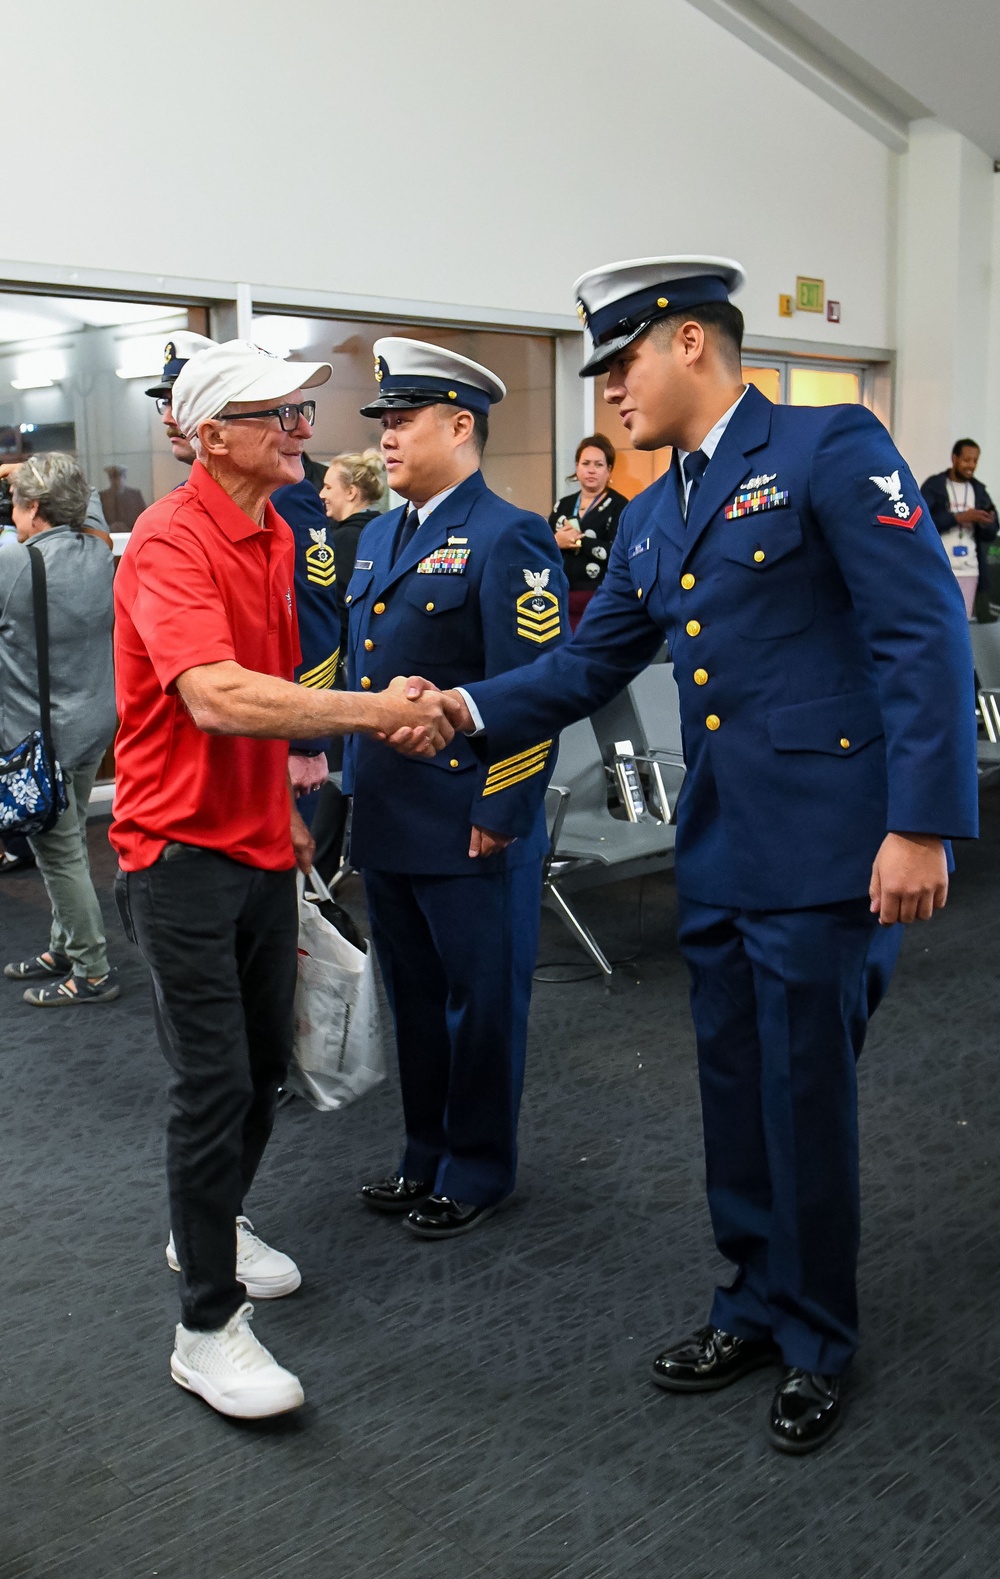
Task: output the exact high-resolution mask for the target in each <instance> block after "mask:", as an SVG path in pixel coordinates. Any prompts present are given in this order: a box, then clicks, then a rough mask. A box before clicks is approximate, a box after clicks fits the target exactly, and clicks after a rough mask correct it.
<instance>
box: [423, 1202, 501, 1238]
mask: <svg viewBox="0 0 1000 1579" xmlns="http://www.w3.org/2000/svg"><path fill="white" fill-rule="evenodd" d="M499 1204H500V1203H499V1202H497V1206H499ZM497 1206H484V1207H483V1209H482V1211H481V1212H480V1213H479V1216H478V1217H474V1218H473V1219H472V1222H471V1223H461V1224H460V1225H459V1226H458V1227H457V1228H420V1227H418V1225H417V1224H416V1223H411V1222H410V1221H409V1218H407V1221H406V1222H405V1224H404V1227H406V1228H408V1229H409V1230H410V1233H411V1234H413V1235H414V1237H415V1238H417V1239H457V1238H458V1236H459V1234H471V1233H472V1231H473V1229H476V1228H478V1227H479V1225H480V1223H485V1222H486V1221H487V1219H488V1218H490V1217H492V1216H493V1213H494V1212H495V1211H496V1210H497Z"/></svg>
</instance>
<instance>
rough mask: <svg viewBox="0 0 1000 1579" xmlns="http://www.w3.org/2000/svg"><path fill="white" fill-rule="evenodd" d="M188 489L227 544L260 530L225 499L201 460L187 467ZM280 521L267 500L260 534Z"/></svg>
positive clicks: (242, 511)
mask: <svg viewBox="0 0 1000 1579" xmlns="http://www.w3.org/2000/svg"><path fill="white" fill-rule="evenodd" d="M188 487H189V488H192V489H193V490H194V492H195V495H196V496H197V499H198V502H199V504H200V505H201V506H202V508H203V509H204V511H205V513H206V514H207V515H209V516H210V517H211V518H212V520H213V521H214V522H215V524H216V526H217V527H218V528H219V530H220V531H221V532H224V533H225V535H226V536H227V537H228V538H229V541H230V542H231V543H238V542H239V541H240V540H241V539H242V538H244V537H255V536H256V535H257V533H258V532H259V531H260V530H261V528H260V527H259V526H258V525H257V522H256V521H252V520H251V519H250V517H249V516H248V515H247V513H246V511H245V510H241V509H240V507H239V505H238V504H237V503H236V501H235V499H231V498H230V497H229V495H228V493H227V492H226V490H225V488H220V486H219V484H218V483H217V482H216V480H215V478H214V477H210V476H209V474H208V472H207V471H206V470H205V468H204V466H203V465H202V464H201V461H197V460H196V461H195V463H194V465H193V466H192V467H191V479H190V482H189V483H188ZM280 520H281V517H280V516H279V514H278V512H277V510H276V509H275V508H274V506H273V505H272V503H271V501H270V499H269V500H268V501H267V504H266V505H265V506H264V531H266V532H270V531H273V529H274V527H275V526H276V525H277V524H278V522H279V521H280Z"/></svg>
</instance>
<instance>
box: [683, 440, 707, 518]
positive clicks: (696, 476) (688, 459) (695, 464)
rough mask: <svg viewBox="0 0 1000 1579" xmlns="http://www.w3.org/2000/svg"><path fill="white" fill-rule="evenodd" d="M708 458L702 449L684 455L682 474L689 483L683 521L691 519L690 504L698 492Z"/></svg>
mask: <svg viewBox="0 0 1000 1579" xmlns="http://www.w3.org/2000/svg"><path fill="white" fill-rule="evenodd" d="M708 459H709V458H708V456H707V455H706V454H705V451H704V450H692V451H691V453H690V455H685V457H684V475H685V477H686V478H687V479H688V481H689V482H690V484H691V488H690V491H689V493H688V496H687V508H686V509H685V511H684V519H685V521H689V520H690V519H691V506H692V505H693V504H694V500H695V494H696V493H697V492H698V487H699V485H700V483H701V479H702V478H703V477H704V475H705V467H706V466H707V465H708Z"/></svg>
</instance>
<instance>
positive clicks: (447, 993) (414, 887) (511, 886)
mask: <svg viewBox="0 0 1000 1579" xmlns="http://www.w3.org/2000/svg"><path fill="white" fill-rule="evenodd" d="M363 876H364V880H365V892H366V894H367V898H368V913H369V916H370V918H371V928H372V939H373V941H374V944H375V949H376V952H377V954H378V961H379V965H380V966H381V968H382V976H383V979H384V981H385V985H386V991H387V993H388V996H389V1003H390V1006H391V1008H392V1015H393V1020H394V1022H395V1027H396V1049H397V1052H398V1054H399V1080H400V1086H401V1088H402V1096H403V1115H404V1119H405V1122H406V1150H405V1151H404V1153H403V1158H402V1161H401V1163H400V1172H401V1173H402V1174H403V1175H404V1176H405V1177H406V1178H408V1179H422V1180H424V1181H426V1182H428V1183H430V1182H431V1181H432V1180H433V1183H434V1191H435V1194H437V1195H448V1196H450V1197H451V1198H452V1199H453V1200H456V1201H469V1202H471V1203H473V1204H475V1205H477V1206H486V1205H491V1204H492V1203H493V1202H494V1201H500V1200H503V1198H504V1197H505V1196H507V1195H509V1194H510V1193H511V1191H512V1190H513V1188H514V1177H515V1174H516V1172H517V1117H518V1111H519V1109H520V1105H521V1089H522V1086H523V1084H524V1060H525V1049H526V1044H527V1034H528V1006H529V1003H530V1001H531V975H532V971H533V970H534V968H535V958H536V956H537V953H538V929H539V920H540V914H541V892H542V863H541V861H540V860H538V861H532V862H531V863H530V864H528V865H526V866H515V867H513V868H510V869H508V870H501V871H498V872H487V873H485V874H484V875H482V876H480V875H478V874H476V873H473V874H470V875H468V876H465V875H463V876H456V877H420V876H411V875H409V874H407V873H400V872H376V871H370V870H369V871H365V872H364V874H363Z"/></svg>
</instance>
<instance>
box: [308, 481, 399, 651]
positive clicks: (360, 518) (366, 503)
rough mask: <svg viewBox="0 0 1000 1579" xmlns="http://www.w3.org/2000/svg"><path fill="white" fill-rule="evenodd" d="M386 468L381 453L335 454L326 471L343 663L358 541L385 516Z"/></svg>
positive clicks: (325, 499) (325, 504) (323, 496)
mask: <svg viewBox="0 0 1000 1579" xmlns="http://www.w3.org/2000/svg"><path fill="white" fill-rule="evenodd" d="M386 486H387V485H386V476H385V466H384V465H383V462H382V457H381V455H380V454H379V452H378V450H365V451H364V452H363V453H360V454H359V453H351V452H348V453H346V454H344V455H335V456H334V457H333V460H332V461H331V462H330V464H329V466H328V467H327V469H326V476H325V477H324V478H323V486H322V488H321V489H320V491H319V496H320V498H321V499H322V501H323V507H324V509H325V510H326V514H327V519H328V520H330V521H333V522H334V524H335V528H336V529H335V531H334V534H333V554H334V559H335V561H336V572H337V607H338V608H339V610H340V633H341V636H340V651H341V655H342V658H341V661H342V663H343V662H346V659H347V614H348V610H347V603H346V601H345V600H346V598H347V585H348V582H349V581H350V579H351V577H352V576H353V574H354V560H355V556H356V555H357V551H358V538H359V537H360V536H361V533H362V531H363V530H364V528H365V527H366V526H367V525H368V522H369V521H372V520H374V518H375V516H377V515H379V514H380V513H381V504H382V500H383V499H384V498H385V494H386Z"/></svg>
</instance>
